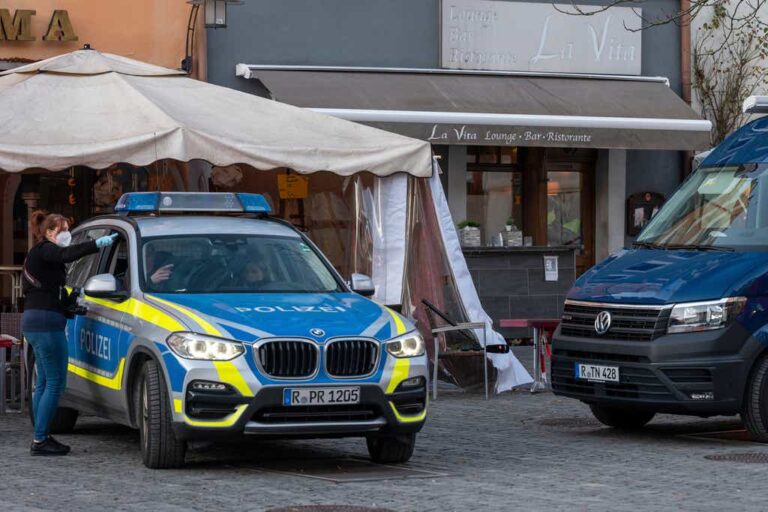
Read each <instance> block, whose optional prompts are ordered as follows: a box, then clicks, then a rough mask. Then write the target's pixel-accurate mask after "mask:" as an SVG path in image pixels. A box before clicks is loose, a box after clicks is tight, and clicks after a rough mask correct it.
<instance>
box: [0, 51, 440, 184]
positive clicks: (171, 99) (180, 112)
mask: <svg viewBox="0 0 768 512" xmlns="http://www.w3.org/2000/svg"><path fill="white" fill-rule="evenodd" d="M431 154H432V153H431V148H430V145H429V144H428V143H426V142H423V141H419V140H416V139H411V138H408V137H403V136H401V135H396V134H394V133H390V132H386V131H383V130H378V129H376V128H370V127H368V126H364V125H360V124H356V123H350V122H347V121H343V120H339V119H336V118H333V117H329V116H325V115H321V114H317V113H314V112H311V111H309V110H304V109H301V108H297V107H293V106H290V105H286V104H284V103H278V102H275V101H271V100H268V99H264V98H260V97H258V96H253V95H250V94H245V93H242V92H239V91H235V90H232V89H228V88H226V87H220V86H216V85H212V84H208V83H205V82H200V81H197V80H193V79H191V78H188V77H187V76H186V74H185V73H184V72H182V71H177V70H173V69H166V68H161V67H158V66H152V65H149V64H145V63H143V62H139V61H135V60H131V59H126V58H124V57H119V56H117V55H110V54H106V53H99V52H97V51H94V50H79V51H76V52H72V53H68V54H64V55H61V56H58V57H53V58H50V59H47V60H44V61H41V62H37V63H34V64H30V65H27V66H23V67H19V68H14V69H12V70H9V71H6V72H5V73H2V76H0V169H2V170H4V171H6V172H19V171H23V170H25V169H28V168H32V167H42V168H44V169H49V170H60V169H64V168H67V167H70V166H72V165H85V166H88V167H92V168H96V169H99V168H104V167H107V166H109V165H111V164H113V163H115V162H126V163H129V164H133V165H148V164H150V163H152V162H155V161H157V160H161V159H173V160H180V161H184V162H187V161H189V160H192V159H201V160H206V161H208V162H210V163H212V164H214V165H221V166H225V165H230V164H235V163H239V164H248V165H250V166H252V167H255V168H257V169H273V168H277V167H288V168H291V169H293V170H295V171H296V172H299V173H312V172H315V171H323V170H325V171H331V172H333V173H336V174H340V175H343V176H348V175H351V174H354V173H356V172H360V171H368V172H371V173H373V174H376V175H378V176H388V175H390V174H394V173H397V172H407V173H409V174H412V175H414V176H419V177H427V176H430V175H431V174H432V158H431Z"/></svg>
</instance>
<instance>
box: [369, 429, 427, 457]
mask: <svg viewBox="0 0 768 512" xmlns="http://www.w3.org/2000/svg"><path fill="white" fill-rule="evenodd" d="M366 442H367V444H368V454H369V455H370V456H371V460H372V461H373V462H376V463H378V464H402V463H404V462H408V461H409V460H410V459H411V456H412V455H413V449H414V447H415V446H416V434H400V435H398V436H380V437H379V436H372V437H369V438H367V439H366Z"/></svg>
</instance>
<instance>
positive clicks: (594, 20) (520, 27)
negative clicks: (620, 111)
mask: <svg viewBox="0 0 768 512" xmlns="http://www.w3.org/2000/svg"><path fill="white" fill-rule="evenodd" d="M578 7H579V8H580V9H581V10H582V11H584V12H591V11H596V10H597V11H599V8H598V7H595V6H586V5H585V6H578ZM569 12H570V13H574V12H575V9H574V5H573V4H570V5H569V4H563V5H556V4H552V3H549V2H545V3H528V2H501V1H490V0H441V14H440V18H441V24H440V29H441V47H440V50H441V51H440V53H441V61H442V66H443V67H444V68H449V69H485V70H492V71H524V72H536V71H542V72H560V73H598V74H615V75H639V74H641V69H640V64H641V55H640V50H641V42H642V39H641V38H642V35H641V31H640V23H641V20H642V18H641V16H642V10H641V9H639V8H634V7H633V8H629V7H610V8H609V9H606V10H605V11H602V12H595V14H593V15H591V16H574V15H572V14H567V13H569Z"/></svg>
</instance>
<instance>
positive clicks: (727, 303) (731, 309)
mask: <svg viewBox="0 0 768 512" xmlns="http://www.w3.org/2000/svg"><path fill="white" fill-rule="evenodd" d="M746 302H747V299H746V297H729V298H727V299H720V300H713V301H708V302H689V303H686V304H676V305H675V307H673V308H672V313H671V314H670V317H669V327H667V333H669V334H675V333H680V332H696V331H710V330H713V329H721V328H723V327H725V326H726V325H728V324H729V323H731V322H732V321H733V320H734V319H735V318H736V317H737V316H738V315H739V313H741V310H742V309H744V304H746Z"/></svg>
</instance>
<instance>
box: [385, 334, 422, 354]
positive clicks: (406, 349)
mask: <svg viewBox="0 0 768 512" xmlns="http://www.w3.org/2000/svg"><path fill="white" fill-rule="evenodd" d="M425 350H426V345H425V343H424V338H422V337H421V335H420V334H419V333H416V332H412V333H410V334H406V335H404V336H400V337H399V338H395V339H393V340H391V341H388V342H387V352H389V353H390V354H392V355H393V356H395V357H418V356H423V355H424V352H425Z"/></svg>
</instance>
